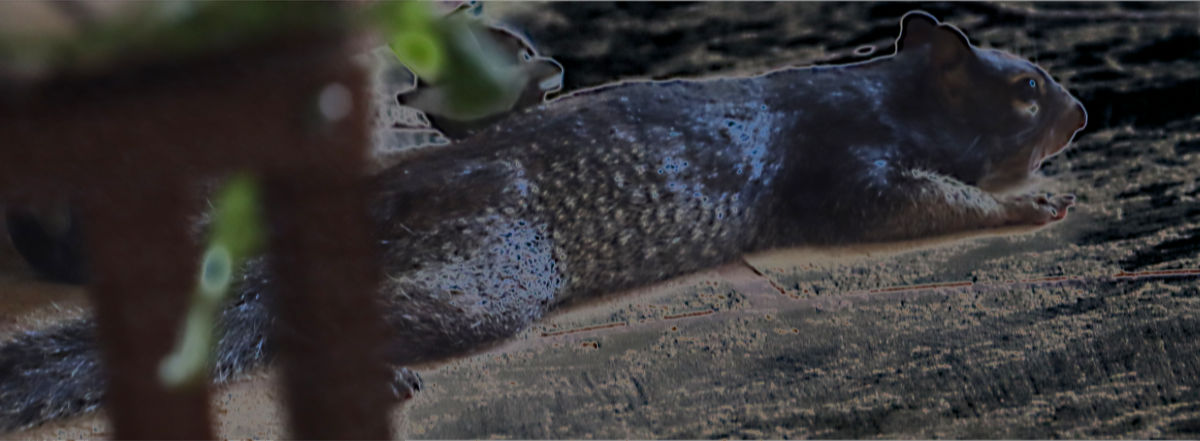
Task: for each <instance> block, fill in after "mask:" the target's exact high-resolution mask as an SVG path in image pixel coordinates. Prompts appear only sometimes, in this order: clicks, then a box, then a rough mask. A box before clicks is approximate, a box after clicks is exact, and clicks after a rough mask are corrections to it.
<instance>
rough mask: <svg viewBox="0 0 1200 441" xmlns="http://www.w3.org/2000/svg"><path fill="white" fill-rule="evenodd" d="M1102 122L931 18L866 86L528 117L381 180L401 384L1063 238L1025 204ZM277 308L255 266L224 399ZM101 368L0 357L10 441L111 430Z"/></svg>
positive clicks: (513, 117) (1059, 202)
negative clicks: (572, 342) (929, 245)
mask: <svg viewBox="0 0 1200 441" xmlns="http://www.w3.org/2000/svg"><path fill="white" fill-rule="evenodd" d="M1086 121H1087V114H1086V112H1085V110H1084V108H1083V106H1082V104H1080V102H1079V101H1078V100H1076V99H1075V98H1074V97H1072V96H1071V95H1070V93H1069V92H1068V91H1067V90H1066V89H1064V88H1063V87H1062V86H1061V85H1059V84H1058V83H1057V82H1055V81H1054V80H1053V79H1052V78H1051V77H1050V75H1049V74H1047V73H1046V72H1045V71H1044V70H1042V69H1041V68H1039V67H1038V66H1036V65H1034V64H1033V63H1030V62H1029V61H1026V60H1024V59H1021V58H1018V57H1016V56H1014V55H1012V54H1009V53H1006V52H1003V51H1000V50H994V49H983V48H977V47H974V46H972V45H971V44H970V43H969V41H968V40H967V38H966V36H965V35H964V34H963V33H962V32H961V31H959V30H958V29H957V28H955V27H953V26H951V25H948V24H943V23H940V22H939V21H938V20H937V19H935V18H934V17H933V16H931V15H929V14H927V13H924V12H920V11H913V12H910V13H908V14H906V15H904V16H903V18H902V19H901V27H900V35H899V37H898V38H897V39H896V41H895V52H894V53H893V54H891V55H887V56H883V57H879V58H875V59H872V60H867V61H864V62H860V63H855V64H849V65H836V66H812V67H790V68H784V69H779V70H775V71H770V72H767V73H764V74H760V75H757V76H750V77H724V78H710V79H696V80H668V81H638V82H623V83H617V84H612V85H606V86H600V87H597V88H593V89H587V90H583V91H578V92H575V93H571V94H567V95H564V96H561V97H558V98H556V99H553V100H551V101H547V102H545V103H542V104H539V105H534V106H529V107H525V108H523V109H520V110H517V111H514V112H512V113H510V114H508V115H507V116H506V117H505V118H504V119H502V120H501V121H499V122H497V123H496V124H494V125H491V126H488V127H484V128H480V129H479V130H478V131H476V132H475V133H474V135H472V136H469V137H467V138H465V139H463V140H461V141H459V142H456V143H453V144H451V145H448V146H440V147H434V148H426V149H422V150H418V151H414V152H412V153H411V154H409V155H408V157H406V158H405V159H404V160H402V161H401V162H400V163H399V164H398V165H395V166H393V167H391V168H389V169H386V170H384V171H382V172H380V173H379V174H378V175H375V176H374V177H372V179H373V182H372V185H374V187H373V188H374V191H375V192H374V194H373V195H372V199H371V206H370V213H371V216H372V218H373V220H374V221H375V222H376V225H377V226H378V230H377V232H376V234H377V240H378V245H379V247H380V248H381V250H382V253H381V255H382V256H383V262H382V263H383V267H384V268H385V271H386V278H385V281H384V282H383V283H382V285H381V287H380V288H379V296H378V301H379V305H380V306H381V311H383V314H384V315H385V319H386V322H387V323H388V324H389V325H390V327H391V332H392V339H391V340H390V345H389V347H388V348H387V350H388V354H389V357H390V360H389V361H390V362H392V363H395V365H397V366H403V365H406V364H411V363H420V362H429V361H437V360H444V359H447V358H449V357H454V356H459V355H463V354H467V353H470V352H472V351H473V350H477V349H478V348H481V347H485V346H487V345H490V344H493V343H496V342H498V341H502V340H504V339H505V338H507V337H510V336H513V335H514V334H516V333H517V332H518V331H521V330H522V329H524V328H526V327H527V326H530V324H531V323H533V322H534V321H535V320H538V319H539V318H540V317H542V316H543V315H544V314H546V313H547V311H549V310H551V309H552V308H555V307H559V306H562V305H566V304H569V303H573V302H575V301H576V300H580V299H585V298H588V297H594V296H597V295H600V294H603V293H610V292H617V291H622V290H627V289H630V288H634V287H638V286H643V285H647V284H651V283H655V282H659V281H663V280H666V279H669V278H672V277H676V276H679V275H683V274H686V273H690V272H695V271H698V270H702V269H705V268H710V267H714V266H717V265H721V264H724V263H727V262H731V261H736V260H737V259H739V258H741V256H743V255H744V254H747V253H752V252H757V251H762V250H769V249H778V248H787V247H795V246H802V245H819V244H854V243H866V242H885V241H897V240H907V239H918V238H929V237H935V236H941V235H949V234H959V233H971V232H977V231H979V232H982V231H986V230H990V229H997V228H1004V227H1020V226H1029V227H1036V226H1043V225H1046V224H1049V223H1052V222H1055V221H1058V220H1061V219H1063V218H1064V217H1065V216H1066V214H1067V210H1068V207H1070V206H1071V205H1072V204H1073V203H1074V197H1073V196H1071V195H1067V194H1060V195H1048V194H1044V193H1043V194H1036V193H1035V194H1030V193H1021V192H1019V191H1018V192H1013V191H1014V190H1016V189H1020V187H1021V186H1022V185H1024V184H1027V183H1028V182H1029V181H1030V178H1031V176H1034V175H1035V174H1036V171H1037V169H1038V168H1039V167H1040V165H1041V164H1042V162H1043V161H1045V160H1046V159H1047V158H1049V157H1051V156H1053V155H1055V154H1057V153H1059V152H1061V151H1062V150H1063V149H1064V148H1066V147H1067V146H1068V145H1069V143H1070V141H1071V140H1072V139H1073V138H1074V136H1075V134H1076V133H1077V132H1079V131H1080V130H1081V129H1082V128H1083V127H1084V126H1085V124H1086ZM270 292H271V280H270V277H269V275H268V274H266V270H265V265H264V264H262V262H261V261H252V262H251V263H250V264H248V266H247V269H246V272H245V275H244V280H243V281H242V283H241V286H240V289H239V293H238V295H237V296H236V298H234V299H232V301H231V302H230V303H229V304H228V306H227V307H226V308H225V309H224V311H223V312H222V316H221V323H222V327H223V329H224V333H223V336H222V337H221V338H220V339H219V342H218V344H217V354H218V355H217V359H216V361H215V365H214V369H213V375H214V380H215V381H224V380H227V379H229V378H230V377H232V376H235V375H238V374H239V373H240V372H244V371H245V370H247V369H251V368H254V367H258V366H262V365H264V364H265V363H266V362H268V361H269V359H270V358H271V356H272V353H273V346H272V342H271V338H270V333H271V332H272V331H271V329H272V326H273V324H272V322H273V320H272V319H271V317H270V315H269V311H268V310H267V308H266V306H265V305H264V299H265V298H267V297H269V296H270V295H271V293H270ZM98 358H99V354H98V353H97V349H96V345H95V337H94V331H93V325H92V323H91V322H90V321H88V320H78V321H74V322H70V323H67V324H65V325H60V326H57V327H54V328H51V329H46V330H40V331H32V332H27V333H24V334H23V335H20V336H18V337H15V338H13V339H11V340H10V341H8V342H5V343H3V344H0V428H3V429H5V430H12V429H15V428H20V427H27V426H30V425H33V424H37V423H40V422H42V421H46V420H48V419H52V418H57V417H61V416H66V415H71V414H76V413H80V412H83V411H86V410H90V409H93V408H95V407H96V406H98V405H99V403H100V401H101V397H102V394H103V390H104V381H103V376H102V375H101V372H100V371H101V367H100V365H99V361H98ZM397 372H406V370H404V369H399V370H398V371H397ZM401 377H403V378H406V379H408V380H407V381H408V383H406V385H401V386H400V387H399V389H404V388H405V387H408V388H410V389H411V388H416V387H418V385H419V383H416V382H415V381H412V378H413V377H412V376H404V375H399V374H398V378H401Z"/></svg>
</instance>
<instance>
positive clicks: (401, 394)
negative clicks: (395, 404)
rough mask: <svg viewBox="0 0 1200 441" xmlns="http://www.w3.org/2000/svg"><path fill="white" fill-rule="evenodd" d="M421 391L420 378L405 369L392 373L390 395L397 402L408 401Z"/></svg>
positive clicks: (413, 372) (410, 370) (415, 373)
mask: <svg viewBox="0 0 1200 441" xmlns="http://www.w3.org/2000/svg"><path fill="white" fill-rule="evenodd" d="M420 390H421V376H420V375H417V372H416V371H414V370H412V369H409V368H406V367H402V368H397V369H396V370H395V371H393V373H392V395H393V396H395V397H396V400H397V401H400V402H403V401H408V400H409V399H411V398H412V397H413V396H415V395H416V394H417V392H418V391H420Z"/></svg>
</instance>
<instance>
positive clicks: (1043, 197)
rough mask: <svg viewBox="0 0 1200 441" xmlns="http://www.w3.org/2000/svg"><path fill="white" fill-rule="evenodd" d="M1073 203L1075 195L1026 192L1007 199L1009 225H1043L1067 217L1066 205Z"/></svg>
mask: <svg viewBox="0 0 1200 441" xmlns="http://www.w3.org/2000/svg"><path fill="white" fill-rule="evenodd" d="M1072 205H1075V195H1073V194H1060V195H1051V194H1049V193H1046V194H1028V195H1021V196H1016V197H1013V198H1012V199H1009V200H1008V202H1007V203H1006V204H1005V206H1006V207H1007V208H1008V219H1007V220H1008V224H1009V225H1045V224H1048V223H1050V222H1054V221H1058V220H1062V219H1063V218H1065V217H1067V207H1070V206H1072Z"/></svg>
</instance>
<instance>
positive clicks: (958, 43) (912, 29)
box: [896, 11, 971, 67]
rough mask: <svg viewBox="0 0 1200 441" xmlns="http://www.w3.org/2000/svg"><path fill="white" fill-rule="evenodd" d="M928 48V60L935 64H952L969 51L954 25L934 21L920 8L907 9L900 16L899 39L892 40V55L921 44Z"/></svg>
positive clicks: (965, 37)
mask: <svg viewBox="0 0 1200 441" xmlns="http://www.w3.org/2000/svg"><path fill="white" fill-rule="evenodd" d="M925 46H928V47H929V48H930V50H929V55H930V57H931V61H932V62H933V64H934V65H936V66H943V67H945V66H949V65H952V64H955V63H957V62H959V61H961V60H963V59H965V58H966V57H967V56H969V55H970V54H971V43H970V42H968V41H967V36H966V35H963V33H962V31H959V30H958V28H955V27H954V26H950V25H948V24H941V23H938V21H937V19H936V18H933V16H932V15H930V14H929V13H927V12H924V11H910V12H909V13H907V14H904V17H903V18H901V19H900V38H897V39H896V54H902V53H905V52H908V51H913V50H916V49H919V48H921V47H925Z"/></svg>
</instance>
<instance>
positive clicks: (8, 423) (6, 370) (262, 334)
mask: <svg viewBox="0 0 1200 441" xmlns="http://www.w3.org/2000/svg"><path fill="white" fill-rule="evenodd" d="M265 284H266V278H265V277H261V275H260V274H259V273H258V272H257V271H253V270H251V271H249V272H248V273H247V274H246V278H245V281H244V283H243V284H242V287H241V288H240V289H239V295H238V296H237V298H235V299H231V302H230V303H229V304H228V305H227V306H226V307H225V308H224V309H223V311H222V313H221V318H220V323H221V325H220V329H222V335H221V338H220V339H219V340H218V343H217V353H216V358H215V360H214V364H213V380H214V381H215V382H223V381H225V380H228V379H229V378H230V377H232V376H234V375H236V374H238V373H240V372H243V371H245V370H246V369H248V368H252V367H255V366H258V365H261V364H263V362H265V361H266V360H267V359H268V358H269V357H270V355H271V354H272V352H273V349H272V347H271V344H270V343H269V342H268V334H269V333H270V329H271V323H272V320H271V317H270V316H269V315H268V313H267V307H266V305H265V304H264V301H263V299H262V296H261V293H262V289H263V288H265ZM97 343H98V342H97V338H96V326H95V322H94V321H93V320H92V319H90V318H86V319H79V320H75V321H71V322H67V323H65V324H60V325H56V326H53V327H50V328H47V329H43V330H37V331H30V332H25V333H23V334H21V335H19V336H17V337H15V338H13V339H11V340H9V341H7V342H4V343H0V433H4V432H11V431H14V430H18V429H22V428H26V427H31V426H35V425H37V424H40V423H43V422H46V421H49V420H53V419H57V418H63V417H68V416H72V415H78V414H81V413H84V412H88V411H91V410H94V409H96V408H97V407H98V406H99V405H100V404H101V403H102V401H103V397H104V393H105V376H104V368H103V366H102V363H101V360H100V349H99V347H98V346H97Z"/></svg>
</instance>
